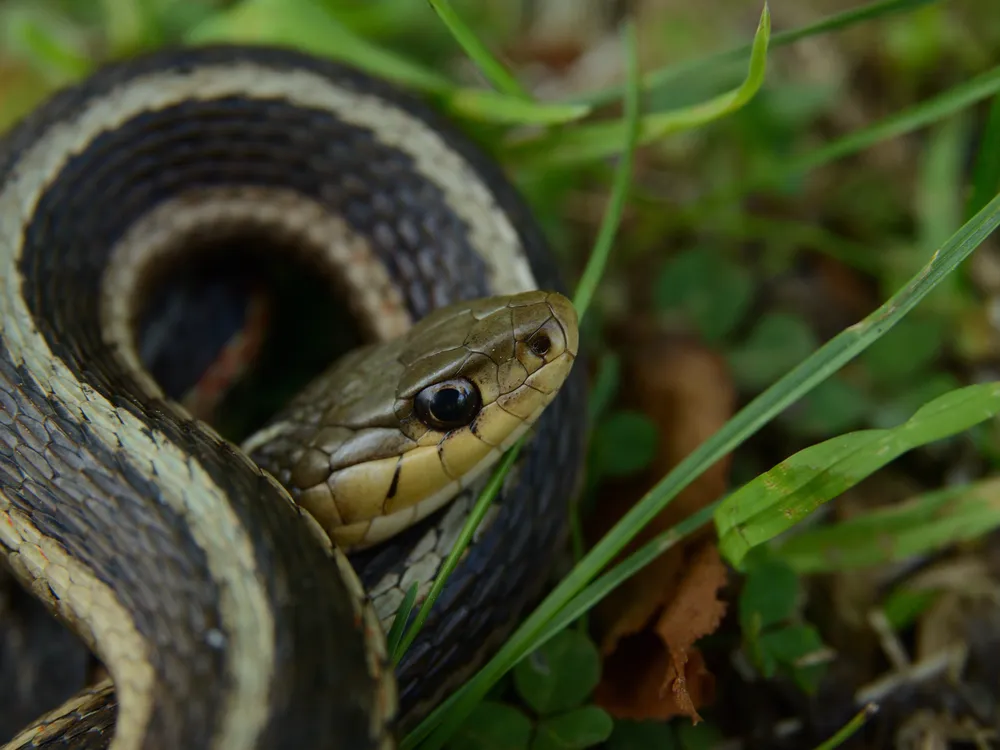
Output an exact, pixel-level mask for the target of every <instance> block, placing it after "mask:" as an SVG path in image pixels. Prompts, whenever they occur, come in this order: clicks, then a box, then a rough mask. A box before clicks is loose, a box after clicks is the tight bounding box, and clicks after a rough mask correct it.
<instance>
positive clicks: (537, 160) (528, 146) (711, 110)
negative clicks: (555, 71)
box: [505, 3, 771, 169]
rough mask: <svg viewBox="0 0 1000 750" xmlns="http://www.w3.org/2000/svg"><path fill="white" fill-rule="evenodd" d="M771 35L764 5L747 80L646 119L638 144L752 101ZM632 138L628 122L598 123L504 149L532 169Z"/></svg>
mask: <svg viewBox="0 0 1000 750" xmlns="http://www.w3.org/2000/svg"><path fill="white" fill-rule="evenodd" d="M770 36H771V12H770V10H768V6H767V4H766V3H765V4H764V10H763V12H762V13H761V16H760V23H759V24H758V26H757V32H756V34H755V35H754V41H753V53H752V54H751V56H750V66H749V69H748V71H747V76H746V78H745V79H744V81H743V83H741V84H740V85H739V86H738V87H736V88H735V89H733V90H732V91H727V92H726V93H724V94H722V95H720V96H717V97H714V98H713V99H710V100H708V101H707V102H702V103H701V104H697V105H695V106H692V107H684V108H683V109H678V110H672V111H670V112H658V113H655V114H651V115H647V116H645V117H643V118H641V119H640V121H639V133H638V141H637V142H638V143H639V144H646V143H652V142H654V141H657V140H659V139H661V138H663V137H665V136H667V135H669V134H671V133H676V132H679V131H682V130H690V129H692V128H696V127H700V126H702V125H705V124H706V123H709V122H712V121H713V120H717V119H719V118H720V117H724V116H725V115H727V114H729V113H731V112H734V111H736V110H737V109H739V108H740V107H742V106H743V105H744V104H746V103H747V102H748V101H750V99H752V98H753V96H754V94H756V93H757V91H758V90H759V89H760V87H761V85H762V84H763V83H764V74H765V72H766V69H767V49H768V40H769V39H770ZM628 138H629V133H628V130H627V124H626V122H625V121H624V120H613V121H608V122H595V123H592V124H586V125H580V126H578V127H573V128H566V129H558V130H554V131H552V132H547V133H545V134H543V135H541V136H539V137H537V138H533V139H531V140H523V141H520V142H517V143H513V144H511V145H509V146H507V147H506V149H505V160H507V161H510V162H512V163H514V164H522V165H526V166H530V167H531V168H532V169H544V168H547V167H552V166H558V165H566V164H576V163H579V162H583V161H593V160H597V159H603V158H605V157H608V156H613V155H615V154H617V153H619V152H620V151H621V150H622V148H623V147H624V145H625V143H626V142H627V140H628Z"/></svg>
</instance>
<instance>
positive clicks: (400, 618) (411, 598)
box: [385, 583, 419, 664]
mask: <svg viewBox="0 0 1000 750" xmlns="http://www.w3.org/2000/svg"><path fill="white" fill-rule="evenodd" d="M418 589H419V587H418V585H417V584H416V583H414V584H413V585H412V586H410V588H409V590H408V591H407V592H406V596H404V597H403V601H401V602H400V603H399V608H398V609H397V610H396V617H395V618H394V619H393V621H392V627H391V628H389V633H388V634H387V635H386V637H385V645H386V649H387V650H388V652H389V658H390V659H392V663H393V664H397V663H399V657H400V656H401V655H402V654H401V653H400V654H397V653H396V652H397V651H398V650H399V642H400V641H401V640H402V638H403V629H404V628H405V627H406V623H407V622H409V620H410V613H411V612H412V611H413V604H414V602H416V601H417V591H418Z"/></svg>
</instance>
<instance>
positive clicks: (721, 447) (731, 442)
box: [401, 195, 1000, 750]
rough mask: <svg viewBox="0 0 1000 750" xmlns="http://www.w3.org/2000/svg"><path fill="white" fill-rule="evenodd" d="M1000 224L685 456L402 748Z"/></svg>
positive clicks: (947, 253) (435, 745) (509, 660)
mask: <svg viewBox="0 0 1000 750" xmlns="http://www.w3.org/2000/svg"><path fill="white" fill-rule="evenodd" d="M998 224H1000V195H998V196H996V197H995V198H994V199H993V200H992V201H990V203H989V204H987V205H986V206H985V207H984V208H983V210H982V211H980V212H979V213H977V214H976V216H975V217H973V218H972V219H971V220H970V221H969V222H967V223H966V224H965V225H964V226H963V227H962V228H961V229H960V230H959V231H958V232H956V233H955V234H954V235H952V237H950V238H949V241H948V242H947V243H945V244H944V245H943V246H942V247H941V248H939V250H938V251H937V252H936V253H935V254H934V256H933V257H932V258H931V260H930V261H929V262H928V263H927V265H926V266H924V268H922V269H921V270H920V271H919V272H918V273H917V274H916V275H915V276H914V277H913V278H912V279H911V280H910V282H909V283H908V284H907V285H906V286H905V287H904V288H903V289H901V290H900V291H899V292H897V293H896V294H895V295H893V296H892V297H891V298H890V299H889V300H888V301H886V302H885V303H884V304H883V305H882V306H881V307H879V308H878V310H876V311H875V312H874V313H872V314H871V315H869V316H868V317H867V318H865V319H864V320H863V321H861V322H860V323H857V324H855V325H854V326H851V327H850V328H848V329H846V330H845V331H843V332H841V333H840V334H839V335H837V336H836V337H834V338H833V339H831V340H830V341H829V342H827V344H825V345H824V346H823V347H821V348H820V349H819V350H817V351H816V352H815V353H814V354H813V355H812V356H810V357H809V358H807V359H806V360H805V361H804V362H802V363H801V364H800V365H799V366H798V367H796V368H795V369H793V370H792V371H791V372H789V373H788V374H787V375H785V376H784V377H783V378H781V380H779V381H778V382H777V383H775V384H774V385H773V386H771V387H770V388H768V389H767V390H766V391H765V392H764V393H762V394H761V395H760V396H758V397H757V398H756V399H754V400H753V401H752V402H751V403H750V404H748V405H747V406H746V407H744V408H743V409H742V410H741V411H740V412H739V413H737V414H736V415H735V416H734V417H733V418H732V419H730V420H729V422H727V423H726V425H725V426H723V428H722V429H720V430H719V431H718V432H717V433H715V434H714V435H713V436H712V437H710V438H709V439H708V440H706V441H705V442H704V443H702V444H701V445H700V446H699V447H698V448H697V449H695V450H694V451H693V452H692V453H690V454H689V455H688V456H687V457H686V458H684V459H683V460H682V461H681V462H680V463H679V464H678V465H677V466H676V467H675V468H674V470H673V471H671V472H670V473H669V474H668V475H667V476H666V477H664V478H663V479H662V480H661V481H660V482H659V483H658V484H657V485H656V486H655V487H653V489H651V490H650V491H649V492H648V493H647V494H646V495H645V496H644V497H643V498H642V499H641V500H640V501H639V502H638V503H637V504H636V505H635V506H634V507H633V508H632V509H631V510H630V511H629V512H628V513H626V514H625V516H624V517H623V518H622V519H621V520H620V521H619V522H618V523H617V524H616V525H615V526H614V527H613V528H612V529H611V530H610V531H609V532H608V533H607V534H605V536H604V537H602V538H601V539H600V540H599V541H598V542H597V544H596V545H595V546H594V547H593V548H592V549H591V550H590V552H588V553H587V555H586V556H584V558H583V559H582V560H581V561H580V562H579V563H578V564H577V565H576V566H574V567H573V569H572V570H570V572H569V573H568V574H567V576H566V577H565V578H564V579H563V580H562V581H561V582H560V583H559V584H558V585H557V586H556V587H555V588H554V589H553V590H552V592H551V593H550V594H549V595H548V596H547V597H546V598H545V600H544V601H543V602H542V603H541V604H540V605H539V606H538V607H537V608H536V609H535V611H534V612H532V613H531V615H529V616H528V617H527V618H526V619H525V620H524V622H522V623H521V626H520V627H519V628H518V629H517V630H516V631H515V632H514V634H513V635H512V636H511V637H510V638H509V639H508V640H507V642H506V643H505V644H504V646H503V647H502V648H501V649H500V650H499V651H498V652H497V654H496V655H495V656H494V657H493V658H492V659H491V660H490V661H489V662H488V663H487V664H486V665H485V666H484V667H483V668H482V669H480V671H479V672H478V673H477V674H476V675H475V676H474V677H473V678H472V679H471V680H470V681H469V682H468V683H466V684H465V685H464V686H463V687H462V688H461V689H460V690H459V691H458V692H457V693H455V695H454V696H453V697H454V700H449V701H447V702H446V703H445V704H442V706H439V707H438V709H436V710H435V711H434V712H432V713H431V714H430V715H429V716H428V717H427V718H426V719H424V721H423V722H421V724H420V725H419V726H418V727H417V728H416V729H415V730H414V731H413V732H411V733H410V734H409V735H408V736H407V737H406V738H405V739H404V740H403V742H402V743H401V750H412V748H415V747H416V746H417V745H418V744H420V743H422V742H424V741H425V740H426V743H425V744H423V745H421V746H422V747H423V748H424V750H438V749H439V748H441V747H442V746H443V745H444V743H445V742H447V740H448V739H449V738H450V737H451V736H452V734H453V733H454V731H455V730H456V729H457V728H458V726H460V725H461V723H462V722H463V721H464V720H465V718H466V717H467V716H468V715H469V712H470V711H471V710H472V708H473V707H474V706H475V705H477V704H478V703H479V701H480V700H482V698H483V697H484V696H485V695H486V693H487V691H488V690H489V689H490V688H491V687H492V686H493V685H494V684H496V682H497V680H499V679H500V678H501V677H502V676H503V675H504V674H505V673H506V672H507V671H508V670H509V669H510V668H511V667H512V666H513V664H514V663H516V662H517V661H518V660H519V659H520V658H522V656H523V655H524V654H525V653H529V652H530V651H532V650H533V649H534V648H535V644H536V639H537V638H538V636H539V635H541V634H544V633H546V630H545V628H546V626H547V625H548V623H549V622H550V621H551V620H552V619H553V618H554V617H555V616H556V615H558V613H559V612H560V610H561V609H562V608H563V607H565V606H566V605H567V604H568V603H569V602H570V601H571V600H572V599H573V598H574V597H575V596H576V595H577V594H579V593H580V592H581V591H582V590H583V589H584V587H585V586H586V585H587V584H588V583H589V582H590V581H591V580H592V579H593V578H594V577H595V576H596V575H597V574H598V573H599V572H600V571H601V570H603V569H604V568H605V567H606V566H607V565H608V564H609V563H610V562H611V560H613V559H614V557H615V556H616V555H617V554H618V553H619V552H621V550H622V549H624V547H625V546H626V545H627V544H628V543H629V542H630V541H631V540H632V539H633V538H634V537H635V536H636V535H637V534H638V533H639V532H640V531H641V530H642V529H643V528H644V527H645V526H646V525H647V524H648V523H649V521H650V520H652V519H653V518H654V517H655V516H656V515H657V514H658V513H660V512H661V511H662V510H663V509H664V508H665V507H666V506H667V505H668V504H669V503H670V501H671V500H673V499H674V498H675V497H676V496H677V494H678V493H679V492H681V491H682V490H683V489H684V488H685V487H687V486H688V485H689V484H690V483H691V482H692V481H694V480H695V479H696V478H697V477H698V476H700V475H701V474H702V473H703V472H704V471H705V470H706V469H707V468H709V467H710V466H712V465H714V464H715V463H716V462H717V461H719V460H720V459H721V458H722V457H723V456H725V455H726V454H727V453H729V452H730V451H731V450H732V449H733V448H735V447H736V446H738V445H739V444H740V443H742V442H743V441H744V440H746V439H747V438H748V437H750V436H751V435H753V434H754V433H756V432H757V431H758V430H759V429H760V428H761V427H763V426H764V425H765V424H766V423H768V422H769V421H770V420H771V419H773V418H774V417H775V416H776V415H777V414H779V413H780V412H781V411H783V410H784V409H785V408H787V407H788V406H790V405H791V404H792V403H794V402H795V401H796V400H798V399H799V398H800V397H801V396H803V395H804V394H806V393H808V392H809V391H810V390H812V388H814V387H815V386H816V385H818V384H819V383H821V382H822V381H824V380H825V379H826V378H828V377H829V376H830V375H832V374H833V373H834V372H836V371H837V370H839V369H840V368H841V367H842V366H843V365H844V364H846V363H847V362H849V361H850V360H851V359H853V358H854V357H856V356H857V355H858V354H859V353H861V352H862V351H864V350H865V349H866V348H867V347H868V346H870V345H871V344H872V343H873V342H874V341H876V340H877V339H878V338H880V337H881V336H882V335H883V334H884V333H885V332H886V331H888V330H889V329H891V328H892V327H893V325H895V324H896V323H898V322H899V320H901V319H902V318H903V317H904V316H905V315H906V314H907V313H908V312H909V311H910V310H912V309H913V308H914V307H915V306H916V305H917V303H918V302H920V300H921V299H923V298H924V297H925V296H926V295H927V294H928V293H929V292H930V291H931V290H932V289H933V288H934V287H935V286H936V285H937V284H938V283H939V282H940V281H941V279H943V278H944V277H945V276H947V275H948V274H949V273H951V271H953V270H954V269H955V268H957V267H958V265H959V264H960V263H961V262H962V261H964V260H965V259H966V258H967V257H968V256H969V255H970V254H971V253H972V251H973V250H975V248H976V247H978V246H979V244H980V243H981V242H982V241H983V240H984V239H985V238H986V237H987V236H989V235H990V234H991V233H992V232H993V231H994V230H995V229H996V227H997V225H998Z"/></svg>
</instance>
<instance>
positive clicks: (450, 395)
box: [414, 379, 482, 430]
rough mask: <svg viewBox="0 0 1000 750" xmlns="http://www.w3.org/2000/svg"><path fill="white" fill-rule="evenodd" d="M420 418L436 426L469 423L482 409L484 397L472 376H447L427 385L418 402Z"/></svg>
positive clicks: (419, 394) (416, 404)
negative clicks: (472, 380)
mask: <svg viewBox="0 0 1000 750" xmlns="http://www.w3.org/2000/svg"><path fill="white" fill-rule="evenodd" d="M414 405H415V407H416V410H417V416H418V417H419V418H420V421H422V422H424V423H425V424H427V425H428V426H429V427H432V428H434V429H436V430H452V429H455V428H456V427H462V426H464V425H467V424H469V423H470V422H471V421H472V420H473V419H474V418H475V416H476V415H477V414H478V413H479V409H480V407H481V406H482V399H481V398H480V396H479V391H478V390H477V389H476V387H475V386H474V385H473V384H472V383H470V382H469V381H468V380H462V379H456V380H446V381H444V382H443V383H437V384H435V385H432V386H428V387H427V388H424V389H423V390H422V391H420V393H418V394H417V398H416V401H415V403H414Z"/></svg>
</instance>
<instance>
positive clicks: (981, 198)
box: [965, 96, 1000, 216]
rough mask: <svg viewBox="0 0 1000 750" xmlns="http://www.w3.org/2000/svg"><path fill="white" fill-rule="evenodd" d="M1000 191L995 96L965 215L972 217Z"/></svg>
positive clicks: (999, 109)
mask: <svg viewBox="0 0 1000 750" xmlns="http://www.w3.org/2000/svg"><path fill="white" fill-rule="evenodd" d="M997 190H1000V96H994V97H993V102H992V103H991V104H990V112H989V115H987V117H986V123H985V125H984V126H983V134H982V142H981V143H980V144H979V153H978V154H977V155H976V164H975V166H974V167H973V170H972V192H971V194H970V195H969V201H968V203H967V204H966V206H965V215H966V216H972V215H973V214H975V213H976V211H978V210H979V209H981V208H982V207H983V206H985V205H986V203H987V202H988V201H989V199H990V196H992V195H993V194H994V193H996V192H997Z"/></svg>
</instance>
